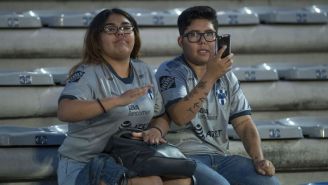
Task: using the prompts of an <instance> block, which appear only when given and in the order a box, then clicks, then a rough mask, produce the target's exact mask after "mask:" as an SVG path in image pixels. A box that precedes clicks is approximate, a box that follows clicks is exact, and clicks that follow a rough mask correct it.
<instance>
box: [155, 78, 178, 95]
mask: <svg viewBox="0 0 328 185" xmlns="http://www.w3.org/2000/svg"><path fill="white" fill-rule="evenodd" d="M159 83H160V84H159V86H160V90H161V92H162V91H165V90H168V89H170V88H175V87H176V84H175V78H174V77H173V76H161V77H160V78H159Z"/></svg>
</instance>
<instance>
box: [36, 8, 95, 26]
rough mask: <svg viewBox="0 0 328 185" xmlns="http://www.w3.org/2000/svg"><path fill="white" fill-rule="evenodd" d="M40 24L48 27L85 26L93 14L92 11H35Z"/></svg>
mask: <svg viewBox="0 0 328 185" xmlns="http://www.w3.org/2000/svg"><path fill="white" fill-rule="evenodd" d="M36 13H37V14H38V15H39V16H40V18H41V21H42V25H43V26H48V27H67V28H70V27H87V26H89V24H90V22H91V21H92V19H93V17H94V16H95V13H94V12H82V11H63V12H58V11H46V10H41V11H36Z"/></svg>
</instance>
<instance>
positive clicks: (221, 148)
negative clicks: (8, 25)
mask: <svg viewBox="0 0 328 185" xmlns="http://www.w3.org/2000/svg"><path fill="white" fill-rule="evenodd" d="M156 79H157V81H158V84H159V86H160V91H161V94H162V97H163V101H164V104H165V107H166V108H168V107H169V106H170V105H172V104H174V103H176V102H177V101H179V100H180V99H181V98H183V97H185V96H186V95H187V94H188V93H189V92H190V91H192V90H193V88H194V87H195V86H196V85H197V83H198V79H197V76H196V75H195V73H194V71H193V70H192V69H191V67H190V66H189V65H188V64H187V63H186V62H185V59H184V56H183V55H181V56H179V57H177V58H175V59H173V60H171V61H167V62H164V63H163V64H161V65H160V67H159V68H158V70H157V72H156ZM250 113H251V109H250V106H249V104H248V102H247V100H246V98H245V96H244V94H243V92H242V90H241V88H240V85H239V81H238V79H237V78H236V76H235V75H234V74H233V73H232V72H231V71H230V72H227V73H226V74H225V75H224V76H222V77H221V78H220V79H219V80H218V81H217V82H216V83H215V85H214V86H213V88H212V89H211V91H210V92H209V94H208V96H207V99H206V101H205V102H204V103H203V104H202V105H201V108H200V110H199V112H197V114H196V116H195V117H194V118H193V119H192V120H191V124H188V125H187V126H186V127H179V126H177V125H176V124H174V123H172V131H171V132H170V133H169V134H168V136H167V139H168V140H169V142H171V143H173V144H175V145H177V146H178V147H179V148H180V150H182V151H183V152H184V153H186V154H188V155H194V154H208V153H221V154H227V153H228V146H229V141H228V134H227V125H228V123H229V122H230V120H232V119H234V118H236V117H238V116H242V115H249V114H250Z"/></svg>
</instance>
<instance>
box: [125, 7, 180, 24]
mask: <svg viewBox="0 0 328 185" xmlns="http://www.w3.org/2000/svg"><path fill="white" fill-rule="evenodd" d="M123 9H124V8H123ZM124 10H125V11H127V12H129V13H130V14H131V15H133V17H134V18H135V19H136V21H137V22H138V24H139V25H140V26H176V24H177V19H178V16H179V14H178V12H179V11H176V10H174V9H172V10H162V11H151V10H146V9H134V8H125V9H124Z"/></svg>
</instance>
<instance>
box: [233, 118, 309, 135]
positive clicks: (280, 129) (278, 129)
mask: <svg viewBox="0 0 328 185" xmlns="http://www.w3.org/2000/svg"><path fill="white" fill-rule="evenodd" d="M254 122H255V124H256V127H257V129H258V131H259V134H260V137H261V139H267V140H269V139H270V140H276V139H278V140H279V139H301V138H303V134H302V129H301V127H299V126H294V125H282V124H280V123H279V122H277V121H256V120H254ZM228 136H229V138H231V139H239V137H238V135H237V134H236V132H235V131H234V129H233V127H232V126H231V125H229V126H228Z"/></svg>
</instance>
